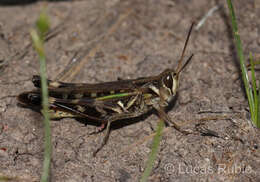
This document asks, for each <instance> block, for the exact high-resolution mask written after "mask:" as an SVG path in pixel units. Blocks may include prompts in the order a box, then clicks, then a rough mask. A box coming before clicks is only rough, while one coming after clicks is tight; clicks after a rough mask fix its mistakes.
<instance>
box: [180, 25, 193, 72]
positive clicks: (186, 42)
mask: <svg viewBox="0 0 260 182" xmlns="http://www.w3.org/2000/svg"><path fill="white" fill-rule="evenodd" d="M193 25H194V22H192V24H191V27H190V30H189V33H188V36H187V38H186V41H185V44H184V47H183V50H182V54H181V58H180V60H179V64H178V67H177V69H176V73H177V74H179V73H180V72H181V70H183V68H184V67H185V66H186V65H187V64H188V62H189V61H190V60H191V58H192V56H193V54H192V55H191V56H190V57H189V59H188V60H187V61H186V63H185V64H184V65H183V66H181V65H182V61H183V57H184V53H185V51H186V47H187V45H188V42H189V39H190V34H191V31H192V27H193Z"/></svg>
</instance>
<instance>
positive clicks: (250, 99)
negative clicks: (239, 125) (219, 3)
mask: <svg viewBox="0 0 260 182" xmlns="http://www.w3.org/2000/svg"><path fill="white" fill-rule="evenodd" d="M227 4H228V8H229V12H230V17H231V22H232V30H233V34H234V38H235V45H236V48H237V53H238V56H239V60H240V68H241V71H242V79H243V83H244V86H245V90H246V95H247V99H248V103H249V109H250V113H251V119H252V121H253V122H254V123H255V121H254V108H255V106H254V98H253V93H252V89H250V85H249V78H248V74H247V69H246V65H245V58H244V54H243V49H242V43H241V40H240V36H239V33H238V27H237V22H236V16H235V12H234V9H233V5H232V3H231V0H227ZM255 124H256V123H255Z"/></svg>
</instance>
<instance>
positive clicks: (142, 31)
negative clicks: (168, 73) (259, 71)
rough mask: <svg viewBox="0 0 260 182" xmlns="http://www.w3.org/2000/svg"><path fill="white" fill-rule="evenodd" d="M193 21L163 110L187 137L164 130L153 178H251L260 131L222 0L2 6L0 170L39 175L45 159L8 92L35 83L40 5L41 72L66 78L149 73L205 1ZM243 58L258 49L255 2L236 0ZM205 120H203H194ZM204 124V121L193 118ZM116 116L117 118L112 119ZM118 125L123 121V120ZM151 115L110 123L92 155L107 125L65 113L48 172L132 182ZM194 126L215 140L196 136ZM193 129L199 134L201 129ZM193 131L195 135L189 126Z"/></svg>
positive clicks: (170, 56)
mask: <svg viewBox="0 0 260 182" xmlns="http://www.w3.org/2000/svg"><path fill="white" fill-rule="evenodd" d="M215 6H218V10H216V11H215V12H214V13H213V14H212V16H210V17H208V19H207V20H206V22H205V23H204V24H203V25H202V26H201V27H200V28H199V29H197V30H194V31H193V33H192V36H191V40H190V43H189V46H188V50H187V53H186V58H187V57H188V56H189V55H191V53H194V54H195V56H194V58H193V60H192V62H191V64H190V65H189V66H188V67H187V68H186V69H185V71H184V72H183V74H182V75H181V81H180V88H179V95H178V98H177V100H176V102H175V103H174V105H173V107H172V109H171V110H170V111H169V112H168V114H169V116H170V117H171V118H172V119H173V120H174V121H176V122H178V123H179V124H180V125H181V126H182V127H183V128H185V129H188V130H191V131H194V133H195V134H191V135H187V136H186V135H183V134H182V133H180V132H178V131H176V130H175V129H173V128H169V127H168V128H166V129H165V130H164V134H163V140H162V142H161V145H160V152H159V155H158V156H157V160H156V163H155V166H154V168H153V172H152V175H151V176H150V178H149V179H150V181H211V182H214V181H243V182H246V181H260V172H259V167H260V160H259V159H260V158H259V134H260V133H259V131H257V130H255V129H254V128H252V127H251V125H250V124H249V123H250V121H249V118H250V117H249V113H248V106H247V101H246V99H245V93H244V91H243V88H242V87H241V80H240V79H239V76H240V71H239V66H238V59H237V56H236V52H235V48H234V43H233V37H232V31H231V27H230V21H229V14H228V11H227V6H226V4H225V1H223V2H219V1H208V0H183V1H180V0H166V1H156V0H147V1H141V0H133V1H119V0H110V1H105V0H88V1H69V2H41V1H40V2H36V3H31V4H27V5H17V6H1V7H0V64H1V69H0V90H1V92H0V100H1V102H0V129H1V130H0V164H1V165H0V175H5V176H11V177H18V178H19V179H18V181H39V179H40V176H41V172H42V163H43V151H44V149H43V141H44V133H43V123H42V116H41V115H40V114H39V113H37V112H34V111H32V110H30V109H26V108H22V107H19V106H17V100H16V96H17V95H18V94H19V93H21V92H23V91H29V90H31V89H33V85H32V83H31V77H32V75H34V74H38V70H39V63H38V61H37V55H36V53H35V51H34V50H33V48H32V46H31V45H30V36H29V31H30V29H31V28H33V27H34V23H35V20H36V19H37V16H38V14H39V12H40V10H41V9H42V8H43V7H46V9H47V12H48V15H49V16H50V18H51V25H52V30H53V31H52V32H53V36H51V37H50V39H49V40H48V41H47V43H46V52H47V54H48V56H47V57H48V60H47V67H48V77H49V78H51V79H55V78H57V77H59V75H60V74H59V73H62V72H63V70H64V69H65V68H66V66H67V65H71V63H72V64H73V66H72V70H74V72H72V73H68V74H66V75H65V76H64V75H63V81H71V82H89V83H95V82H103V81H113V80H116V79H117V78H119V77H120V78H137V77H142V76H149V75H156V74H159V73H160V72H162V71H163V70H164V69H166V68H172V67H175V66H176V64H177V60H178V59H179V57H180V54H181V50H182V47H183V44H184V41H185V38H186V35H187V32H188V29H189V27H190V25H191V22H192V21H195V22H196V24H195V25H197V24H198V22H199V21H200V20H201V19H202V18H203V16H205V14H206V13H207V12H208V11H209V10H210V9H211V8H213V7H215ZM234 7H235V10H236V12H237V16H238V21H239V30H240V35H241V38H242V41H243V45H244V50H245V54H246V57H248V55H249V52H252V53H253V54H254V55H255V56H257V55H259V53H260V50H259V44H260V39H259V31H260V20H259V18H258V17H260V2H259V1H244V0H237V1H235V4H234ZM201 118H211V120H201ZM202 121H203V122H202ZM118 122H120V121H118ZM121 122H122V121H121ZM157 122H158V117H157V116H156V115H155V114H151V115H148V116H147V117H144V118H141V119H139V120H137V121H136V122H135V123H132V124H128V123H126V124H125V125H124V126H123V127H120V128H114V129H113V131H112V132H111V135H110V138H109V142H108V144H107V145H106V146H105V147H104V148H103V150H101V151H100V152H99V153H98V155H97V157H96V158H93V157H92V152H93V151H94V150H95V149H96V148H97V147H98V146H99V144H100V142H101V140H102V137H103V136H104V133H100V134H98V135H91V136H90V135H89V133H91V132H93V131H94V130H95V129H96V126H93V125H86V124H84V122H78V121H76V120H74V119H62V120H58V121H52V122H51V127H52V144H53V154H52V157H53V158H52V163H51V165H52V168H51V181H67V182H74V181H75V182H78V181H97V182H100V181H120V182H125V181H127V182H130V181H131V182H132V181H138V180H139V179H140V176H141V175H142V173H143V171H144V169H145V163H146V160H147V158H148V154H149V152H150V150H151V143H152V134H153V133H154V132H155V129H156V126H157ZM202 128H204V130H206V129H210V130H212V131H215V132H216V133H218V135H219V137H212V136H202V135H201V134H200V132H201V130H202ZM198 131H200V132H198ZM196 133H197V134H196Z"/></svg>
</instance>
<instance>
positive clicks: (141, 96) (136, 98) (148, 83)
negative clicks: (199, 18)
mask: <svg viewBox="0 0 260 182" xmlns="http://www.w3.org/2000/svg"><path fill="white" fill-rule="evenodd" d="M192 27H193V24H192V25H191V27H190V29H189V33H188V35H187V38H186V41H185V44H184V48H183V51H182V55H181V58H180V60H179V63H178V66H177V69H176V70H174V69H166V70H164V71H163V72H162V73H160V74H159V75H156V76H150V77H142V78H137V79H128V80H118V81H113V82H104V83H97V84H89V83H64V82H58V81H51V80H48V91H49V108H50V115H51V118H53V119H59V118H65V117H73V118H85V119H87V120H91V121H94V122H97V123H99V124H100V125H101V128H103V129H104V128H105V125H106V129H105V130H106V131H105V136H104V139H103V141H102V143H101V146H100V147H99V148H98V149H97V150H96V151H95V152H94V155H96V154H97V152H98V151H100V150H101V148H102V147H103V146H104V145H105V144H106V142H107V140H108V137H109V133H110V126H111V123H112V122H114V121H117V120H122V119H128V118H135V117H138V116H141V115H143V114H145V113H147V112H148V111H150V110H152V109H155V110H156V111H157V113H158V115H159V116H160V117H161V119H163V120H164V122H166V123H167V124H169V123H171V124H172V125H173V127H175V128H176V129H177V130H180V127H179V126H178V125H177V124H176V123H174V122H173V121H171V119H170V118H169V116H168V115H167V114H166V111H165V108H166V107H167V106H168V105H169V104H170V103H171V101H172V100H173V99H174V98H175V96H176V93H177V89H178V81H179V75H180V73H181V71H182V70H183V69H184V68H185V67H186V65H187V64H188V63H189V62H190V60H191V59H192V56H193V54H192V55H191V56H190V57H189V59H188V60H187V61H186V63H185V64H184V65H182V61H183V58H184V53H185V50H186V47H187V44H188V41H189V38H190V34H191V31H192ZM32 82H33V84H34V86H35V87H36V88H37V89H35V90H33V91H29V92H23V93H21V94H20V95H19V96H18V101H19V103H21V104H22V105H25V106H29V107H32V108H34V109H40V108H41V91H40V87H41V84H40V77H39V76H33V78H32Z"/></svg>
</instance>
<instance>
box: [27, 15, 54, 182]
mask: <svg viewBox="0 0 260 182" xmlns="http://www.w3.org/2000/svg"><path fill="white" fill-rule="evenodd" d="M48 27H49V21H48V18H47V16H46V14H45V13H44V12H43V13H41V15H40V17H39V19H38V20H37V28H38V33H37V32H36V31H35V30H32V31H31V37H32V40H33V45H34V47H35V49H36V51H37V53H38V56H39V60H40V76H41V89H42V113H43V116H44V131H45V140H44V162H43V173H42V176H41V182H47V181H48V179H49V171H50V163H51V128H50V116H49V106H48V105H49V104H48V86H47V77H46V57H45V53H44V48H43V40H44V38H43V35H44V34H45V32H46V31H47V29H48Z"/></svg>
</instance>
